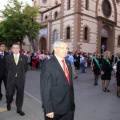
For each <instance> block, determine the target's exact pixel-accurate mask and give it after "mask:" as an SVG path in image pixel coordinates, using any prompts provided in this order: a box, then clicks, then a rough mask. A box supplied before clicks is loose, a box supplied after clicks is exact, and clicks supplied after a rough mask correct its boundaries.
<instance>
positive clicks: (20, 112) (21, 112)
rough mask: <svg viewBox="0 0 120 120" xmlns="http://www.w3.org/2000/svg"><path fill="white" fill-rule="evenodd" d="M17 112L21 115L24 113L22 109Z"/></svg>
mask: <svg viewBox="0 0 120 120" xmlns="http://www.w3.org/2000/svg"><path fill="white" fill-rule="evenodd" d="M17 113H19V114H20V115H21V116H24V115H25V113H24V112H23V111H22V110H17Z"/></svg>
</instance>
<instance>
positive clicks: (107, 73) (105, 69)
mask: <svg viewBox="0 0 120 120" xmlns="http://www.w3.org/2000/svg"><path fill="white" fill-rule="evenodd" d="M111 72H112V65H111V62H110V52H109V51H106V52H105V53H104V57H103V59H102V69H101V79H102V89H103V91H104V92H110V91H109V90H108V87H109V83H110V80H111ZM105 85H106V86H105Z"/></svg>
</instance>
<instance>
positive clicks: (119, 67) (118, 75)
mask: <svg viewBox="0 0 120 120" xmlns="http://www.w3.org/2000/svg"><path fill="white" fill-rule="evenodd" d="M116 78H117V97H119V98H120V53H119V54H118V60H117V72H116Z"/></svg>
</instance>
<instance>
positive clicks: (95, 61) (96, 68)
mask: <svg viewBox="0 0 120 120" xmlns="http://www.w3.org/2000/svg"><path fill="white" fill-rule="evenodd" d="M100 62H101V57H100V53H95V56H94V57H93V60H92V70H93V72H94V80H95V81H94V86H96V85H98V77H99V75H100V73H101V66H100Z"/></svg>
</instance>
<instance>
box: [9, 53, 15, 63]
mask: <svg viewBox="0 0 120 120" xmlns="http://www.w3.org/2000/svg"><path fill="white" fill-rule="evenodd" d="M10 56H11V61H12V62H13V63H14V65H16V64H15V60H14V55H13V53H12V54H10Z"/></svg>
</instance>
